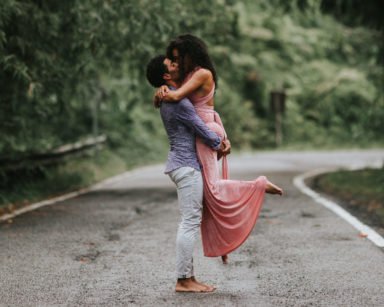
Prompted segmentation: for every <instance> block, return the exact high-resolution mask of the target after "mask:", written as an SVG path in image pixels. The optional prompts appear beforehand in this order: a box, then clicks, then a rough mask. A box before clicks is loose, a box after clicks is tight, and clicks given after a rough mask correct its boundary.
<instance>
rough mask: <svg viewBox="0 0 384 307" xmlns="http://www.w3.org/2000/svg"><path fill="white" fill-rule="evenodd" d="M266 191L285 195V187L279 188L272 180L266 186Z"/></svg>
mask: <svg viewBox="0 0 384 307" xmlns="http://www.w3.org/2000/svg"><path fill="white" fill-rule="evenodd" d="M265 192H267V193H269V194H278V195H283V189H281V188H279V187H278V186H277V185H274V184H273V183H272V182H270V181H267V186H266V187H265Z"/></svg>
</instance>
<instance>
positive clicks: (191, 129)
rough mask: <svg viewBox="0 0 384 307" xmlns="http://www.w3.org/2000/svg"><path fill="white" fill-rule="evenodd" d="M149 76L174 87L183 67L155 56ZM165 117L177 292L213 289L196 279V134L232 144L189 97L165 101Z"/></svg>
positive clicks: (217, 146)
mask: <svg viewBox="0 0 384 307" xmlns="http://www.w3.org/2000/svg"><path fill="white" fill-rule="evenodd" d="M147 79H148V81H149V83H150V84H151V85H152V86H154V87H160V86H161V85H164V84H165V85H168V86H169V87H170V88H171V89H172V88H177V87H178V86H179V82H180V80H179V68H178V66H177V64H176V63H171V61H170V60H169V59H167V58H166V57H165V56H163V55H160V56H157V57H155V58H153V59H152V60H151V61H150V62H149V63H148V65H147ZM160 113H161V118H162V120H163V124H164V127H165V129H166V131H167V134H168V139H169V144H170V151H169V154H168V160H167V164H166V168H165V173H166V174H168V175H169V177H170V178H171V180H172V181H173V182H174V183H175V185H176V187H177V194H178V200H179V208H180V213H181V222H180V224H179V228H178V231H177V238H176V269H177V282H176V289H175V290H176V292H212V291H214V290H215V288H214V287H212V286H209V285H205V284H203V283H200V282H198V281H197V280H196V278H195V276H194V272H193V246H194V242H195V240H196V237H197V235H198V232H199V228H200V223H201V216H202V202H203V181H202V176H201V172H200V165H199V162H198V159H197V154H196V147H195V143H196V140H195V138H196V136H198V137H199V138H201V139H202V140H203V141H204V142H205V143H206V144H207V145H208V146H210V147H211V148H213V149H214V150H217V151H220V153H222V154H226V153H228V152H229V149H230V146H229V145H228V144H227V143H224V142H222V141H221V140H220V138H219V137H218V136H217V134H215V133H214V132H212V131H211V130H209V128H208V127H207V126H206V125H205V123H204V122H203V121H202V120H201V118H200V117H199V116H198V115H197V113H196V111H195V109H194V107H193V105H192V103H191V102H190V101H189V100H188V99H186V98H185V99H182V100H181V101H179V102H176V103H174V102H173V103H171V102H169V103H168V102H162V104H161V106H160Z"/></svg>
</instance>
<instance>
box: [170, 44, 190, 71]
mask: <svg viewBox="0 0 384 307" xmlns="http://www.w3.org/2000/svg"><path fill="white" fill-rule="evenodd" d="M182 61H183V62H184V63H181V62H182ZM172 62H175V63H177V64H178V65H179V67H183V70H184V71H185V72H187V73H188V72H190V71H191V70H192V68H193V67H192V61H191V58H190V56H189V55H188V54H186V55H185V56H184V58H182V57H180V53H179V50H177V49H176V48H175V49H173V50H172Z"/></svg>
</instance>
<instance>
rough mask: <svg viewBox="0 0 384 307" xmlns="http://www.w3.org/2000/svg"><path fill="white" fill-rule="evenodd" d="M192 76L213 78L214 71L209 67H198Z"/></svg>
mask: <svg viewBox="0 0 384 307" xmlns="http://www.w3.org/2000/svg"><path fill="white" fill-rule="evenodd" d="M192 76H193V77H198V78H203V79H208V78H212V72H211V71H210V70H209V69H206V68H203V67H197V68H196V69H195V70H193V71H192Z"/></svg>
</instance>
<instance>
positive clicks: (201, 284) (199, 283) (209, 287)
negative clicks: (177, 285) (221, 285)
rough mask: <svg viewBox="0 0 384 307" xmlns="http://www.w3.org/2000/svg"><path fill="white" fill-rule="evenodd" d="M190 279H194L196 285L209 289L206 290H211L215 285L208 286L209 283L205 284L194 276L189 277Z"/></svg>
mask: <svg viewBox="0 0 384 307" xmlns="http://www.w3.org/2000/svg"><path fill="white" fill-rule="evenodd" d="M191 279H192V281H194V282H195V283H197V284H198V285H200V286H202V287H204V288H205V289H206V290H209V291H208V292H212V291H214V290H216V287H214V286H210V285H207V284H203V283H202V282H199V281H197V280H196V278H195V276H192V277H191Z"/></svg>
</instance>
